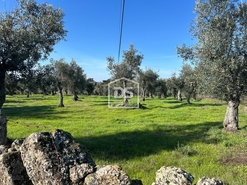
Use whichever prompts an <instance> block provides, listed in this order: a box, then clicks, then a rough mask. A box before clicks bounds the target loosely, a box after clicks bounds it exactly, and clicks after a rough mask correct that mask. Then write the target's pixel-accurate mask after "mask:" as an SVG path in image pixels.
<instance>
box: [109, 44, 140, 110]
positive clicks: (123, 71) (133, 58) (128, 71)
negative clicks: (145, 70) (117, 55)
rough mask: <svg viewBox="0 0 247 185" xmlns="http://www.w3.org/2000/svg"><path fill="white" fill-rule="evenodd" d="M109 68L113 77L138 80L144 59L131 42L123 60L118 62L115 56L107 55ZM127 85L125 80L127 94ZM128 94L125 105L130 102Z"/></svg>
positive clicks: (124, 86) (124, 85)
mask: <svg viewBox="0 0 247 185" xmlns="http://www.w3.org/2000/svg"><path fill="white" fill-rule="evenodd" d="M106 59H107V63H108V65H107V69H108V70H109V71H110V74H111V75H112V79H120V78H126V79H129V80H136V78H137V75H138V73H139V72H140V65H141V62H142V59H143V55H142V54H138V50H136V49H135V48H134V45H133V44H130V48H129V50H127V51H124V52H123V61H122V62H121V63H116V62H115V60H114V58H113V57H107V58H106ZM126 87H127V81H126V80H123V89H124V92H123V94H126V92H125V88H126ZM126 97H127V96H125V95H124V100H123V105H125V104H126V103H128V99H127V98H126Z"/></svg>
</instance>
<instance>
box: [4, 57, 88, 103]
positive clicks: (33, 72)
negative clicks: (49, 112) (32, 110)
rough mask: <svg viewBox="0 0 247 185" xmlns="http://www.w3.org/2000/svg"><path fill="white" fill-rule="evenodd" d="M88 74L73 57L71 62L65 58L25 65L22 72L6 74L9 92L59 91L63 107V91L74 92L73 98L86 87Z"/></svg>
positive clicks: (44, 92)
mask: <svg viewBox="0 0 247 185" xmlns="http://www.w3.org/2000/svg"><path fill="white" fill-rule="evenodd" d="M86 81H87V80H86V75H85V74H84V71H83V69H82V68H81V67H80V66H79V65H78V64H77V63H76V62H75V61H74V60H73V59H72V60H71V62H70V63H68V62H66V61H65V60H64V59H60V60H57V61H55V60H53V59H51V61H50V64H47V65H42V66H41V65H37V66H35V67H33V66H25V68H24V70H23V71H22V72H21V73H20V72H16V71H14V72H9V73H7V76H6V89H7V93H9V94H14V93H15V92H16V91H20V92H21V93H26V94H27V97H29V94H30V93H40V92H41V93H43V94H44V95H45V94H53V95H54V94H55V93H56V92H58V93H59V97H60V101H59V106H60V107H63V106H64V104H63V92H66V93H68V91H69V92H70V93H72V94H73V100H77V99H78V96H77V95H78V94H79V93H83V91H84V90H85V89H86Z"/></svg>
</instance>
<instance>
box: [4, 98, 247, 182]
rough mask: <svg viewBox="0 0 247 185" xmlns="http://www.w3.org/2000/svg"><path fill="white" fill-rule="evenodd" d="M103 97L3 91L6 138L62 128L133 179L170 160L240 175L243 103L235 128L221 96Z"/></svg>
mask: <svg viewBox="0 0 247 185" xmlns="http://www.w3.org/2000/svg"><path fill="white" fill-rule="evenodd" d="M107 101H108V98H107V97H100V96H80V97H79V101H73V100H72V97H71V96H65V97H64V105H65V107H63V108H60V107H57V105H58V96H42V95H31V96H30V97H29V98H26V97H25V96H22V95H14V96H7V98H6V103H5V104H4V105H3V112H4V113H5V114H6V116H7V119H8V138H9V139H10V140H14V139H16V138H25V137H27V136H28V135H30V134H31V133H33V132H43V131H53V130H55V129H62V130H65V131H67V132H70V133H71V134H72V135H73V137H74V138H75V139H76V140H77V141H78V142H80V143H81V144H82V145H84V146H86V148H87V150H88V152H89V153H90V155H91V156H92V158H93V160H94V161H95V163H96V164H97V165H103V164H117V165H120V166H122V168H123V170H124V171H125V172H127V174H128V175H129V176H130V178H131V179H132V180H134V179H139V180H142V182H143V184H144V185H151V183H152V182H154V181H155V172H156V171H157V170H158V169H159V168H160V167H161V166H177V167H179V168H181V169H183V170H185V171H187V172H190V173H191V174H192V175H193V176H194V178H195V180H194V183H196V182H197V181H198V179H199V178H200V177H203V176H206V177H216V178H218V179H221V180H223V181H224V182H225V184H229V185H243V184H246V182H247V175H246V174H247V166H246V165H247V140H246V137H247V107H246V106H245V105H244V104H242V105H241V106H240V110H239V120H240V121H239V126H240V131H239V132H237V133H225V132H222V131H221V129H222V122H223V119H224V115H225V111H226V104H225V103H224V102H220V101H215V100H200V101H192V104H190V105H188V104H186V103H185V102H184V101H183V102H178V101H177V100H175V99H173V98H167V99H156V98H155V99H147V100H146V101H145V102H141V103H142V105H143V108H140V109H117V108H108V102H107Z"/></svg>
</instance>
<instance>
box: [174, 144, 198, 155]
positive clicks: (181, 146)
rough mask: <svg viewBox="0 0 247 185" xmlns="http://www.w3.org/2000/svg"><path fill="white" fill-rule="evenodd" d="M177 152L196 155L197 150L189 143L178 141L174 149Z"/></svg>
mask: <svg viewBox="0 0 247 185" xmlns="http://www.w3.org/2000/svg"><path fill="white" fill-rule="evenodd" d="M174 153H175V154H182V155H185V156H192V155H196V154H197V151H196V150H194V149H192V148H191V147H190V146H189V145H184V144H180V143H179V142H178V144H177V147H176V148H175V150H174Z"/></svg>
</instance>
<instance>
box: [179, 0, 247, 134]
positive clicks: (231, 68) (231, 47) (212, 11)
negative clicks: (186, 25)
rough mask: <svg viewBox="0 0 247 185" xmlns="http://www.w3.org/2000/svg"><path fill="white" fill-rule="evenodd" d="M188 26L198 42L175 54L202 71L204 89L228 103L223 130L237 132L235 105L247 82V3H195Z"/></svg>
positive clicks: (224, 0)
mask: <svg viewBox="0 0 247 185" xmlns="http://www.w3.org/2000/svg"><path fill="white" fill-rule="evenodd" d="M195 13H196V14H197V17H196V19H195V21H194V24H193V25H192V26H191V33H192V35H193V36H194V37H195V38H196V39H197V40H198V43H197V44H196V45H195V46H191V47H187V46H185V45H183V46H182V47H178V48H177V52H178V54H179V55H180V57H182V58H183V59H185V60H191V61H192V62H194V64H196V65H198V66H200V67H201V68H202V69H203V70H201V71H202V73H201V75H202V76H203V75H204V77H202V78H203V79H208V82H207V83H206V84H207V85H209V86H210V88H209V87H208V86H206V85H205V89H206V88H207V89H210V93H211V94H212V95H214V96H215V97H217V98H221V99H222V98H223V99H225V100H226V101H227V103H228V107H227V111H226V115H225V119H224V122H223V126H224V130H226V131H236V130H238V106H239V104H240V97H241V95H242V94H243V91H244V88H245V87H246V82H247V31H246V30H247V3H246V2H245V3H241V4H240V3H238V1H236V0H197V1H196V5H195Z"/></svg>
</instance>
